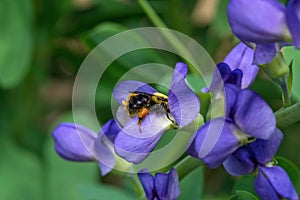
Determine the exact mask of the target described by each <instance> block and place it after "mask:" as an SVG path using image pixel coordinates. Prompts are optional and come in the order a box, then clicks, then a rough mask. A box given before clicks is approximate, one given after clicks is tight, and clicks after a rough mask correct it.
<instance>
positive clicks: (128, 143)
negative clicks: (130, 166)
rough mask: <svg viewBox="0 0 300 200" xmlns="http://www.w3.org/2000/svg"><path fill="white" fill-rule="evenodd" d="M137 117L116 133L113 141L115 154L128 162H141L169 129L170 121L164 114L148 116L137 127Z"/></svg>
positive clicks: (156, 113)
mask: <svg viewBox="0 0 300 200" xmlns="http://www.w3.org/2000/svg"><path fill="white" fill-rule="evenodd" d="M137 122H138V119H137V117H135V118H133V119H132V120H131V121H130V122H129V123H128V124H126V126H125V127H124V128H123V129H122V130H121V131H120V132H119V133H118V135H117V137H116V139H115V151H116V153H117V154H118V155H119V156H120V157H122V158H124V159H125V160H127V161H128V162H133V163H140V162H142V161H143V160H144V159H145V158H146V157H147V156H148V155H149V154H150V153H151V151H152V150H153V149H154V147H155V146H156V144H157V143H158V141H159V139H160V137H161V136H162V134H163V133H164V132H165V131H166V130H167V129H168V128H169V126H170V125H171V123H172V122H171V121H170V120H169V119H167V117H166V114H165V113H158V112H153V113H150V114H148V115H147V116H146V117H145V118H144V120H143V121H142V124H141V127H140V129H141V131H140V130H139V127H138V125H137Z"/></svg>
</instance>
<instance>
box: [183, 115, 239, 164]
mask: <svg viewBox="0 0 300 200" xmlns="http://www.w3.org/2000/svg"><path fill="white" fill-rule="evenodd" d="M236 131H237V127H235V125H234V124H233V123H232V122H230V121H228V120H226V121H225V119H224V118H221V117H220V118H216V119H212V120H210V121H209V122H207V123H206V124H205V125H204V126H202V127H201V128H200V129H199V130H198V131H197V133H196V136H195V138H194V140H193V142H192V144H191V146H190V147H189V149H188V153H189V154H190V155H192V156H193V157H196V158H199V159H201V160H202V161H203V162H204V163H205V164H206V165H207V166H208V167H210V168H216V167H218V166H220V165H221V164H222V163H223V162H224V161H225V160H226V159H227V158H228V156H229V155H230V154H232V153H233V152H234V151H236V150H237V149H238V147H239V146H240V143H239V140H238V138H237V137H236V136H235V132H236Z"/></svg>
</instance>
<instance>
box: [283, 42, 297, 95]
mask: <svg viewBox="0 0 300 200" xmlns="http://www.w3.org/2000/svg"><path fill="white" fill-rule="evenodd" d="M283 55H284V59H285V60H286V62H287V63H290V62H291V61H293V67H292V68H293V80H299V79H300V51H297V50H296V49H295V48H294V47H284V48H283ZM292 94H293V95H294V96H295V97H297V98H298V99H300V84H299V83H298V84H297V81H293V86H292Z"/></svg>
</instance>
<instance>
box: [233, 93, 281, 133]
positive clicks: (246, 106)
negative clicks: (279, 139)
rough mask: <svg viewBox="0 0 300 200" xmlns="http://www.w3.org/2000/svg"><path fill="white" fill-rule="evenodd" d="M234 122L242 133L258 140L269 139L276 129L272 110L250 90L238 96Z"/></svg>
mask: <svg viewBox="0 0 300 200" xmlns="http://www.w3.org/2000/svg"><path fill="white" fill-rule="evenodd" d="M234 122H235V124H236V125H237V126H238V127H239V128H240V129H241V130H242V131H243V132H244V133H246V134H248V135H251V136H254V137H256V138H259V139H269V138H270V137H271V135H272V134H273V133H274V131H275V128H276V121H275V116H274V114H273V111H272V109H271V108H270V107H269V105H268V104H267V103H266V102H265V101H264V100H263V99H262V98H261V97H260V96H259V95H258V94H256V93H255V92H253V91H251V90H243V91H241V92H240V93H239V94H238V97H237V100H236V104H235V114H234Z"/></svg>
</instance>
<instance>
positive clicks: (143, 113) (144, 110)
mask: <svg viewBox="0 0 300 200" xmlns="http://www.w3.org/2000/svg"><path fill="white" fill-rule="evenodd" d="M148 113H149V109H148V108H143V109H142V110H141V112H140V113H139V120H138V127H139V131H140V132H142V130H141V124H142V121H143V119H144V118H145V117H146V115H147V114H148Z"/></svg>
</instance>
